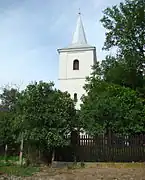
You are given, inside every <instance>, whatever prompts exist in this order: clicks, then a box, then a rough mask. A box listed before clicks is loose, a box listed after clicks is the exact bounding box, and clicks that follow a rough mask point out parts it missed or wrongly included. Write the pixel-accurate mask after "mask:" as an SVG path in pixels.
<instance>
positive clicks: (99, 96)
mask: <svg viewBox="0 0 145 180" xmlns="http://www.w3.org/2000/svg"><path fill="white" fill-rule="evenodd" d="M97 67H98V65H96V68H95V69H94V72H93V73H92V76H91V77H90V78H88V82H87V83H86V85H85V87H84V88H85V90H86V92H87V95H86V96H83V98H82V100H83V104H82V105H81V112H80V118H81V121H82V122H83V127H84V129H85V130H86V131H87V132H88V133H89V134H92V135H95V134H103V133H108V132H109V131H111V132H114V133H118V134H134V133H142V132H145V128H144V127H145V120H144V119H145V115H144V113H145V107H144V104H143V103H144V102H143V100H141V99H140V98H138V96H137V93H136V92H135V91H134V90H132V89H130V88H125V87H121V86H119V85H115V84H112V83H107V82H105V81H104V80H102V79H101V78H100V76H99V75H97V74H96V72H98V68H97ZM96 69H97V70H96ZM95 70H96V71H95Z"/></svg>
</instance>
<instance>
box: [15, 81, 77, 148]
mask: <svg viewBox="0 0 145 180" xmlns="http://www.w3.org/2000/svg"><path fill="white" fill-rule="evenodd" d="M75 114H76V111H75V108H74V102H73V101H72V100H71V98H70V96H69V94H68V93H62V92H61V91H59V90H56V89H54V88H53V83H45V82H39V83H37V82H35V83H33V84H30V85H28V86H27V87H26V89H25V90H24V91H22V93H21V95H20V97H19V100H18V104H17V118H16V121H17V122H19V123H17V128H18V129H21V132H23V133H24V140H25V141H26V140H27V142H30V143H32V142H35V143H39V145H45V148H47V149H51V148H55V147H58V146H62V145H65V144H66V143H67V140H68V139H67V136H68V134H69V133H70V132H71V130H72V129H73V128H74V127H75V125H76V122H75ZM18 132H19V131H18Z"/></svg>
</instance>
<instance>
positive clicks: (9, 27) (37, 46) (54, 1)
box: [0, 0, 120, 87]
mask: <svg viewBox="0 0 145 180" xmlns="http://www.w3.org/2000/svg"><path fill="white" fill-rule="evenodd" d="M119 2H120V0H61V1H60V0H0V86H2V85H5V84H8V83H9V84H17V85H18V86H21V87H24V86H25V85H27V84H28V83H30V82H31V81H35V80H36V81H39V80H43V81H54V82H55V84H56V87H57V78H58V65H59V64H58V61H59V59H58V54H57V49H58V48H62V47H66V46H67V45H69V44H70V43H71V40H72V34H73V32H74V30H75V26H76V20H77V13H78V9H79V8H81V12H82V20H83V24H84V26H85V32H86V36H87V40H88V42H89V44H90V45H95V46H96V49H97V58H98V60H101V59H103V58H104V57H105V55H106V53H105V52H104V51H102V46H103V43H104V39H105V29H104V28H103V27H102V25H101V23H100V22H99V20H100V18H101V17H102V15H103V13H102V11H103V9H105V8H106V7H107V6H112V5H115V4H118V3H119ZM107 53H108V52H107Z"/></svg>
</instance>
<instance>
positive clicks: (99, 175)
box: [31, 167, 145, 180]
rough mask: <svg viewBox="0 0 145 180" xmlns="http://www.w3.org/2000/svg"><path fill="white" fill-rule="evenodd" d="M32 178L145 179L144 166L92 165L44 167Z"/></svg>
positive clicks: (49, 179) (53, 179) (57, 179)
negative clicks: (64, 167)
mask: <svg viewBox="0 0 145 180" xmlns="http://www.w3.org/2000/svg"><path fill="white" fill-rule="evenodd" d="M31 179H33V180H43V179H44V180H120V179H121V180H145V168H143V167H141V168H107V167H106V168H105V167H92V168H84V169H76V170H55V171H53V170H52V171H50V170H47V169H45V170H44V171H43V172H41V173H39V174H37V175H35V177H33V178H32V177H31Z"/></svg>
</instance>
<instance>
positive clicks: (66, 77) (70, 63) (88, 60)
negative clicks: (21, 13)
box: [58, 13, 97, 109]
mask: <svg viewBox="0 0 145 180" xmlns="http://www.w3.org/2000/svg"><path fill="white" fill-rule="evenodd" d="M58 53H59V78H58V80H59V89H60V90H61V91H63V92H64V91H67V92H68V93H69V94H70V95H71V98H72V99H74V101H75V103H76V109H80V104H81V97H82V95H83V94H85V90H84V89H83V86H84V84H85V80H86V77H87V76H89V75H90V73H91V71H92V66H93V65H94V63H95V61H96V60H97V59H96V47H94V46H91V45H89V44H88V42H87V38H86V34H85V30H84V26H83V22H82V18H81V14H80V13H79V14H78V19H77V24H76V29H75V31H74V34H73V38H72V42H71V44H70V45H69V46H68V47H66V48H61V49H58Z"/></svg>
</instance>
